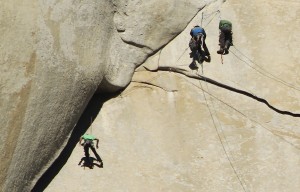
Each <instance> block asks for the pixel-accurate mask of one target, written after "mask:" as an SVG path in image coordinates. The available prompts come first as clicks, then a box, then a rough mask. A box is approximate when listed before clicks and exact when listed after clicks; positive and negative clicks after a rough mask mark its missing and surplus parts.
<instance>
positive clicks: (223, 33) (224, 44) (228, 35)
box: [217, 20, 233, 55]
mask: <svg viewBox="0 0 300 192" xmlns="http://www.w3.org/2000/svg"><path fill="white" fill-rule="evenodd" d="M219 29H220V35H219V45H220V50H218V51H217V53H218V54H222V55H226V54H228V53H229V48H230V46H232V45H233V43H232V24H231V22H230V21H227V20H221V21H220V23H219Z"/></svg>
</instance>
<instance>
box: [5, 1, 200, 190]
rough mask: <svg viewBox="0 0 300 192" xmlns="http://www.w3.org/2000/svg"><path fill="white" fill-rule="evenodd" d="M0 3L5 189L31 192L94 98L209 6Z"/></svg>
mask: <svg viewBox="0 0 300 192" xmlns="http://www.w3.org/2000/svg"><path fill="white" fill-rule="evenodd" d="M0 5H1V6H0V7H1V8H0V12H1V16H0V18H1V26H0V31H1V37H0V38H1V45H0V46H1V51H0V55H1V57H0V63H1V72H2V74H1V79H0V93H1V94H0V101H1V102H0V106H1V114H2V115H1V117H0V120H1V122H2V126H1V136H0V152H1V155H0V161H1V164H0V173H1V174H0V189H1V190H2V191H30V189H31V188H32V187H33V186H34V184H35V183H36V181H37V179H39V178H40V176H41V174H42V173H43V172H44V171H45V170H46V169H47V168H48V167H49V166H50V165H51V164H52V162H53V160H54V159H55V158H56V157H57V156H58V155H59V153H60V152H61V150H62V149H63V147H64V145H65V144H66V142H67V141H68V136H69V134H70V132H71V131H72V129H73V128H74V126H75V125H76V122H77V121H78V119H79V117H80V116H81V114H82V111H83V110H84V109H85V106H86V105H87V103H88V102H89V100H90V98H91V97H92V95H93V94H94V93H95V92H96V91H100V92H101V91H102V92H104V91H106V92H107V91H108V92H115V91H117V90H120V89H121V88H123V87H125V86H126V85H128V83H129V82H130V80H131V77H132V75H133V72H134V69H135V68H136V67H137V66H138V65H140V64H141V63H142V62H143V61H144V60H145V59H146V58H147V56H148V55H151V54H153V53H154V52H155V51H156V50H157V49H158V48H160V47H162V46H163V45H165V44H166V43H167V42H168V41H170V40H171V39H172V38H174V37H175V36H176V35H177V34H179V33H180V32H181V31H182V30H183V29H184V27H185V26H186V25H187V24H188V22H189V21H190V20H191V19H192V17H193V16H194V15H195V14H196V13H197V11H198V10H199V9H200V8H202V7H203V6H204V5H205V2H202V3H199V2H198V1H189V2H186V1H166V0H165V1H160V2H159V3H157V1H155V0H150V1H147V2H143V1H139V0H134V1H123V0H122V1H107V0H106V1H96V0H88V1H77V0H60V1H43V0H24V1H22V2H19V1H16V0H12V1H4V0H2V1H0ZM160 7H167V9H164V11H165V12H164V11H162V10H159V9H158V8H160ZM152 13H155V14H152ZM141 18H143V19H142V20H141ZM169 18H172V22H171V21H170V20H169ZM137 22H138V23H137ZM158 27H159V30H156V29H157V28H158Z"/></svg>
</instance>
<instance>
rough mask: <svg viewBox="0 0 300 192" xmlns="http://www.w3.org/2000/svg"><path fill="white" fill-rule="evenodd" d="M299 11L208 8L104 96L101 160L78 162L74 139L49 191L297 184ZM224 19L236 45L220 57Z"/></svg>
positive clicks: (234, 3)
mask: <svg viewBox="0 0 300 192" xmlns="http://www.w3.org/2000/svg"><path fill="white" fill-rule="evenodd" d="M220 3H221V4H220ZM219 11H220V12H219ZM299 11H300V6H299V3H298V2H295V1H272V2H266V1H264V2H262V1H258V0H257V1H251V2H249V1H246V0H242V1H241V0H229V1H226V2H224V3H222V1H219V2H216V3H213V4H211V5H210V6H207V7H205V9H203V10H202V11H201V12H199V13H198V14H197V16H196V17H195V18H194V19H193V20H192V21H191V22H190V24H189V25H188V26H187V27H186V29H185V30H183V31H182V33H181V34H180V35H179V36H177V37H176V38H175V39H173V40H172V41H171V42H170V43H168V45H167V46H165V47H163V48H162V49H161V50H159V51H158V52H157V53H156V54H155V55H153V56H152V57H150V58H148V60H147V61H146V62H145V63H144V64H143V65H142V66H140V67H139V68H138V69H137V70H136V72H135V73H134V76H133V79H132V82H131V84H130V85H129V86H128V87H127V88H126V89H125V90H124V91H123V92H122V93H121V94H120V95H119V96H118V97H116V98H113V99H110V100H109V101H107V102H105V103H104V105H103V107H102V108H101V111H100V113H99V115H98V117H97V118H96V119H95V121H94V123H93V124H92V126H91V127H90V128H89V129H88V130H87V132H88V133H93V134H95V135H96V136H98V137H99V139H100V149H99V150H98V151H99V154H100V155H101V157H102V158H103V161H104V167H103V168H102V169H99V168H98V167H97V166H95V167H94V169H89V168H85V169H84V167H81V166H77V163H78V162H79V161H80V159H81V158H82V157H83V156H84V154H83V149H82V147H80V146H77V147H76V148H74V150H73V153H72V155H71V156H70V158H69V160H68V161H67V163H66V164H65V166H64V167H63V168H62V170H61V171H60V172H59V174H58V175H57V176H56V177H55V178H54V180H53V181H52V182H51V183H50V185H49V186H48V188H47V189H46V191H57V190H58V189H60V190H61V189H63V190H65V191H76V190H78V191H79V190H80V191H99V190H103V191H120V190H121V191H222V192H223V191H278V192H280V191H290V192H292V191H297V190H298V188H299V187H300V186H299V185H300V182H299V181H300V175H299V172H300V170H299V162H300V161H299V160H300V156H299V149H300V140H299V139H300V129H299V123H300V120H299V114H300V106H299V105H300V101H299V98H300V93H299V91H300V81H299V69H300V67H299V55H300V54H299V48H298V47H297V45H298V44H299V43H300V42H299V41H300V37H299V34H298V31H299V26H300V25H299V22H300V20H299ZM220 18H222V19H228V20H231V21H232V22H233V33H234V45H235V46H234V47H231V49H230V53H229V54H228V55H226V56H223V58H222V59H223V63H222V59H221V57H220V55H217V54H216V51H217V50H218V34H219V31H218V22H219V19H220ZM196 24H202V26H204V27H205V29H206V32H207V44H208V48H209V50H210V52H211V56H212V61H211V62H210V63H204V64H203V66H201V65H199V69H198V71H196V70H191V69H190V68H189V64H190V63H191V58H190V57H189V49H188V41H189V38H190V37H189V31H190V29H191V28H192V27H193V26H194V25H196ZM147 69H148V70H147ZM149 70H151V71H149ZM74 181H76V182H74Z"/></svg>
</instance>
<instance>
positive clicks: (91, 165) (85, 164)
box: [78, 157, 103, 169]
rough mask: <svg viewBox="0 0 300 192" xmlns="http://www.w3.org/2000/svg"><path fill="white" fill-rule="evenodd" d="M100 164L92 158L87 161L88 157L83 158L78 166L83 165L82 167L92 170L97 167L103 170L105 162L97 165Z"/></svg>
mask: <svg viewBox="0 0 300 192" xmlns="http://www.w3.org/2000/svg"><path fill="white" fill-rule="evenodd" d="M95 162H98V161H97V159H96V158H94V157H90V158H89V159H87V157H82V158H81V160H80V161H79V163H78V165H81V167H84V168H85V167H88V168H90V169H93V168H94V166H97V167H99V168H103V162H101V163H100V162H99V163H95Z"/></svg>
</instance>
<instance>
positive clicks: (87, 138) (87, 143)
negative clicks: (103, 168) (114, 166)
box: [79, 134, 103, 165]
mask: <svg viewBox="0 0 300 192" xmlns="http://www.w3.org/2000/svg"><path fill="white" fill-rule="evenodd" d="M82 140H84V142H83V143H81V142H82ZM94 140H96V141H97V144H96V147H97V149H98V144H99V139H97V138H96V137H94V136H93V135H89V134H84V135H83V136H81V137H80V139H79V144H80V145H82V146H83V148H84V154H85V157H86V159H87V160H89V159H90V154H89V149H91V150H92V151H93V153H94V155H95V156H96V158H97V161H99V162H100V163H101V164H102V165H103V162H102V159H101V158H100V156H99V155H98V153H97V152H96V150H95V147H94V143H93V141H94Z"/></svg>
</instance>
